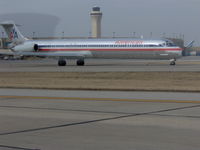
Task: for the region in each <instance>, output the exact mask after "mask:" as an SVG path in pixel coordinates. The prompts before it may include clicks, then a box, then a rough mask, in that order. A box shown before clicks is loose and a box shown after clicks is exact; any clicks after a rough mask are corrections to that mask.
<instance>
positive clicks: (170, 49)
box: [39, 48, 182, 52]
mask: <svg viewBox="0 0 200 150" xmlns="http://www.w3.org/2000/svg"><path fill="white" fill-rule="evenodd" d="M39 51H50V52H51V51H182V49H181V48H163V49H161V48H160V49H153V48H151V49H150V48H146V49H45V48H44V49H42V48H40V49H39Z"/></svg>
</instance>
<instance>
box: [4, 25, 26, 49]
mask: <svg viewBox="0 0 200 150" xmlns="http://www.w3.org/2000/svg"><path fill="white" fill-rule="evenodd" d="M0 25H1V26H2V27H3V28H4V30H5V32H6V34H7V36H8V38H9V40H10V41H11V44H10V47H12V46H16V45H18V44H21V43H23V42H24V41H26V40H27V38H25V37H24V36H23V35H22V34H21V33H20V31H19V29H18V28H17V26H16V24H15V23H14V22H13V21H7V22H2V23H0Z"/></svg>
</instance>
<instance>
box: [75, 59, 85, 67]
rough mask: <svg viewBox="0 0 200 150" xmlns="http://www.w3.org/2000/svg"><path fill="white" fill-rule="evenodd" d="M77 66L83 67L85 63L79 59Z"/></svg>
mask: <svg viewBox="0 0 200 150" xmlns="http://www.w3.org/2000/svg"><path fill="white" fill-rule="evenodd" d="M76 64H77V66H84V65H85V61H84V60H83V59H79V60H77V62H76Z"/></svg>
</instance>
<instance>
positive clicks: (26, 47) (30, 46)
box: [12, 43, 39, 52]
mask: <svg viewBox="0 0 200 150" xmlns="http://www.w3.org/2000/svg"><path fill="white" fill-rule="evenodd" d="M12 50H14V51H16V52H37V51H38V50H39V47H38V45H37V44H34V43H24V44H20V45H17V46H15V47H14V48H12Z"/></svg>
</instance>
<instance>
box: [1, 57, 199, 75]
mask: <svg viewBox="0 0 200 150" xmlns="http://www.w3.org/2000/svg"><path fill="white" fill-rule="evenodd" d="M75 64H76V62H75V60H67V66H64V67H59V66H57V60H54V59H37V60H0V72H55V71H56V72H119V71H121V72H127V71H129V72H130V71H136V72H142V71H200V57H198V56H190V57H183V58H181V59H179V60H177V65H176V66H170V65H169V61H167V60H130V59H127V60H126V59H124V60H123V59H86V60H85V64H86V65H85V66H76V65H75Z"/></svg>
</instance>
